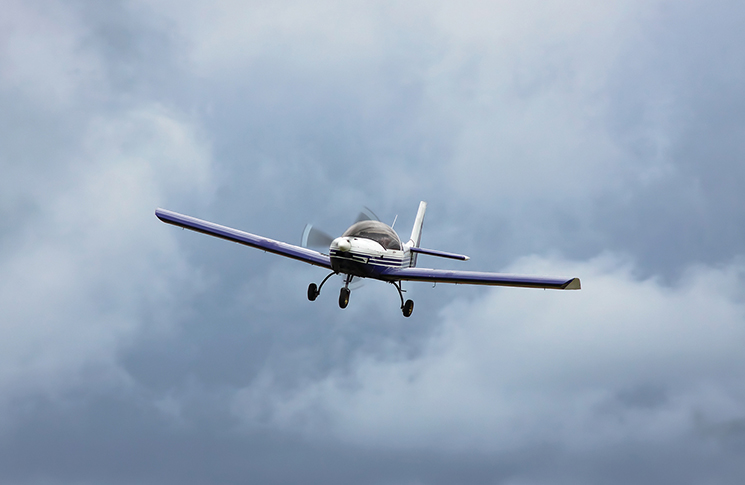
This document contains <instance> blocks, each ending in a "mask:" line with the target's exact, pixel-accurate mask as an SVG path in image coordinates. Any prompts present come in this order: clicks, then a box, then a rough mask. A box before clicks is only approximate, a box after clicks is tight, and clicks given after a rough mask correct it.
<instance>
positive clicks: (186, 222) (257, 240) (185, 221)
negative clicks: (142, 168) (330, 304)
mask: <svg viewBox="0 0 745 485" xmlns="http://www.w3.org/2000/svg"><path fill="white" fill-rule="evenodd" d="M155 215H156V216H157V217H158V219H160V220H161V221H163V222H165V223H167V224H173V225H174V226H179V227H183V228H184V229H190V230H192V231H196V232H201V233H202V234H209V235H210V236H215V237H219V238H222V239H227V240H228V241H233V242H236V243H238V244H243V245H245V246H251V247H252V248H257V249H263V250H264V251H268V252H270V253H275V254H280V255H282V256H286V257H288V258H292V259H297V260H299V261H304V262H306V263H309V264H313V265H315V266H321V267H323V268H326V269H331V260H330V259H329V257H328V256H327V255H325V254H322V253H319V252H318V251H313V250H312V249H308V248H303V247H300V246H294V245H292V244H287V243H283V242H280V241H275V240H274V239H269V238H266V237H261V236H256V235H255V234H251V233H248V232H243V231H239V230H238V229H232V228H230V227H226V226H221V225H219V224H215V223H213V222H207V221H203V220H202V219H197V218H196V217H191V216H186V215H184V214H179V213H178V212H173V211H169V210H165V209H156V210H155Z"/></svg>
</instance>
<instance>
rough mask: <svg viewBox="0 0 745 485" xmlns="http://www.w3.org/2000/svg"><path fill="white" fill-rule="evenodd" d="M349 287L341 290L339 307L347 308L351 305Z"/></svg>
mask: <svg viewBox="0 0 745 485" xmlns="http://www.w3.org/2000/svg"><path fill="white" fill-rule="evenodd" d="M350 293H351V292H350V291H349V288H346V287H344V288H342V289H341V291H340V292H339V308H346V307H347V305H349V294H350Z"/></svg>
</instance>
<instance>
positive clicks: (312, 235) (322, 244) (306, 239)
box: [300, 206, 380, 299]
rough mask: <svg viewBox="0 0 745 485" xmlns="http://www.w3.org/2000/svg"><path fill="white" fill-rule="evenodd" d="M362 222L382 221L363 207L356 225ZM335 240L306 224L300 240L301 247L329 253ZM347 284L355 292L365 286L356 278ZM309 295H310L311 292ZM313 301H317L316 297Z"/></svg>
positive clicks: (352, 278)
mask: <svg viewBox="0 0 745 485" xmlns="http://www.w3.org/2000/svg"><path fill="white" fill-rule="evenodd" d="M362 221H380V219H378V216H377V215H375V213H374V212H373V211H372V210H370V209H369V208H368V207H364V206H363V207H362V212H360V213H359V214H357V219H355V221H354V222H355V224H356V223H358V222H362ZM333 240H334V238H333V237H331V236H330V235H329V234H328V233H327V232H324V231H322V230H320V229H317V228H316V227H314V226H313V224H306V225H305V229H303V236H302V238H301V240H300V245H301V246H302V247H304V248H316V249H325V250H327V251H328V249H329V246H331V241H333ZM347 284H348V285H351V286H352V287H351V289H353V290H356V289H358V288H360V287H362V286H363V285H364V283H363V282H362V280H361V278H358V277H356V276H352V277H351V278H350V279H349V282H348V283H347ZM314 291H315V290H314ZM308 294H309V295H310V292H309V293H308ZM348 298H349V297H348V296H347V299H348ZM313 299H315V296H314V298H313Z"/></svg>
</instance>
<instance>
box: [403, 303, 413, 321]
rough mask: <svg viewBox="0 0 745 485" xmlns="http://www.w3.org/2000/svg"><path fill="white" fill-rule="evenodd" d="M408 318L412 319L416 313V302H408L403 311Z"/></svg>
mask: <svg viewBox="0 0 745 485" xmlns="http://www.w3.org/2000/svg"><path fill="white" fill-rule="evenodd" d="M401 311H402V312H403V314H404V316H405V317H406V318H408V317H410V316H411V314H412V313H413V312H414V302H413V301H412V300H406V303H404V307H403V308H402V309H401Z"/></svg>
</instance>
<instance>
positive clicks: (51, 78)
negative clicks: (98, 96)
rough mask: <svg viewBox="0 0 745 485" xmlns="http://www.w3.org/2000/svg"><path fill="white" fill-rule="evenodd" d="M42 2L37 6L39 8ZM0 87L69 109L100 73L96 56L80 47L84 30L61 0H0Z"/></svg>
mask: <svg viewBox="0 0 745 485" xmlns="http://www.w3.org/2000/svg"><path fill="white" fill-rule="evenodd" d="M39 7H41V8H39ZM2 8H3V15H2V17H0V66H1V68H0V88H2V89H6V90H12V91H15V92H19V93H23V94H24V95H25V96H26V97H27V98H28V99H30V100H33V101H35V102H36V103H38V104H39V105H40V106H44V107H45V108H46V109H50V108H51V109H52V110H53V109H59V108H69V107H70V106H72V105H73V104H74V103H73V101H74V100H75V99H76V96H77V95H79V94H82V93H83V92H84V90H86V89H87V90H91V89H95V87H96V85H97V82H99V81H100V80H101V79H102V78H103V69H102V64H101V62H100V59H99V58H97V57H96V56H95V55H94V54H93V53H90V52H86V51H85V50H84V49H82V48H81V43H82V41H83V39H84V36H85V35H86V34H87V32H86V29H85V28H84V26H83V25H82V24H81V23H80V21H79V19H78V18H77V17H76V16H75V15H74V12H73V11H70V9H69V8H67V6H66V5H64V4H61V3H59V2H56V1H49V2H42V4H41V5H39V4H37V5H29V3H28V2H21V1H16V0H9V1H6V2H3V6H2Z"/></svg>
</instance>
